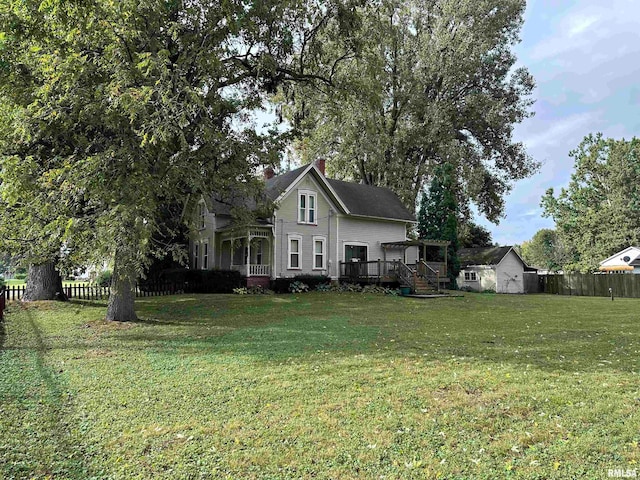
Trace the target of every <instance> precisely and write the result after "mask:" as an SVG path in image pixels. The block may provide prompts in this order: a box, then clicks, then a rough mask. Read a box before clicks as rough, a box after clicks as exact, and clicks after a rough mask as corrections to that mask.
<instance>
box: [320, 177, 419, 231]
mask: <svg viewBox="0 0 640 480" xmlns="http://www.w3.org/2000/svg"><path fill="white" fill-rule="evenodd" d="M327 182H328V183H329V185H331V186H332V187H333V189H334V190H335V191H336V193H337V194H338V195H339V196H340V198H341V199H342V201H343V202H344V203H345V204H346V205H347V208H348V209H349V212H350V213H351V214H352V215H359V216H363V217H374V218H384V219H389V220H404V221H407V222H415V221H416V217H415V216H414V215H413V214H412V213H411V212H409V210H407V208H406V207H405V206H404V204H403V203H402V202H401V201H400V198H399V197H398V196H397V195H396V194H395V193H394V192H392V191H391V190H389V189H388V188H383V187H374V186H372V185H362V184H359V183H351V182H343V181H342V180H333V179H331V178H328V179H327Z"/></svg>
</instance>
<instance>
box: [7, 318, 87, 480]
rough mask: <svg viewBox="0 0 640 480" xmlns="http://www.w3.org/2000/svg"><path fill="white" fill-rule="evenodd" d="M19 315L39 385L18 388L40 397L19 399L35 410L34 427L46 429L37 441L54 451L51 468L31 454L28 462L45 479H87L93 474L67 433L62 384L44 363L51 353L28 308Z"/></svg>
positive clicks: (25, 384) (80, 449)
mask: <svg viewBox="0 0 640 480" xmlns="http://www.w3.org/2000/svg"><path fill="white" fill-rule="evenodd" d="M23 313H24V316H25V317H26V320H27V323H28V326H29V329H30V331H31V335H32V340H33V345H32V346H31V350H32V352H33V362H34V364H35V365H34V367H35V371H36V372H37V377H38V379H37V380H35V382H36V383H39V384H40V385H37V384H36V385H29V384H27V380H24V382H23V383H24V385H22V387H23V388H27V390H26V392H29V393H28V395H34V393H33V392H35V391H37V390H41V392H42V394H35V395H38V398H36V399H35V401H28V400H29V399H28V398H21V399H19V400H20V401H21V402H26V403H25V405H26V408H35V409H37V410H38V411H37V412H36V414H37V416H38V417H39V418H40V419H41V421H40V422H39V423H38V425H41V426H44V428H46V429H47V431H45V432H44V439H39V441H40V442H43V441H44V443H46V445H47V448H49V447H50V446H52V445H53V446H54V448H53V450H54V452H55V458H54V464H53V465H48V464H47V465H42V464H38V463H36V462H38V461H42V460H43V459H41V458H40V459H39V458H37V457H38V455H37V454H36V453H35V452H32V454H31V455H30V460H31V461H34V464H33V465H32V467H35V468H37V469H38V471H40V472H41V473H42V474H43V475H45V476H47V477H49V476H50V477H51V478H53V477H64V478H70V479H86V478H91V477H93V475H92V474H91V472H90V470H89V469H88V467H87V465H86V461H85V455H84V452H83V451H82V448H81V446H80V445H78V444H77V443H76V442H74V438H73V437H72V435H71V433H70V431H71V425H70V422H71V421H72V418H71V415H70V411H69V410H70V409H69V404H68V401H67V400H66V395H65V389H64V386H63V383H62V382H61V381H60V380H59V378H58V376H57V374H56V372H54V371H53V370H52V369H51V367H49V366H47V364H46V360H47V352H48V351H49V350H51V348H52V347H50V346H49V345H47V343H46V341H45V337H44V335H43V333H42V330H41V329H40V326H39V325H38V323H37V321H36V320H35V319H34V316H33V314H32V313H31V312H30V311H29V310H28V309H24V310H23ZM23 318H24V317H23ZM56 348H57V347H56ZM28 370H29V369H28ZM24 434H25V435H27V434H28V435H32V433H29V432H26V431H25V432H24ZM22 473H23V474H25V475H26V476H29V477H31V476H33V475H35V473H36V472H34V471H32V470H30V471H29V472H22Z"/></svg>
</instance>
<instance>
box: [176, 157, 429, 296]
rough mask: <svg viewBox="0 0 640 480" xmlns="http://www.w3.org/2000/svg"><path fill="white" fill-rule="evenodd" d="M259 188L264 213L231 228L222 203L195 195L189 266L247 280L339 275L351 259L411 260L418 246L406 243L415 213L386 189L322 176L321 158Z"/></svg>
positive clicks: (267, 175)
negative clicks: (268, 210) (269, 205)
mask: <svg viewBox="0 0 640 480" xmlns="http://www.w3.org/2000/svg"><path fill="white" fill-rule="evenodd" d="M265 192H266V195H267V196H268V197H269V198H270V199H271V200H272V201H273V202H274V204H275V206H276V208H275V210H274V214H273V216H272V217H271V218H268V219H264V220H260V221H258V222H256V224H255V225H252V226H251V227H249V228H247V230H246V232H245V231H243V232H241V233H238V230H237V229H236V228H232V217H231V211H230V206H229V204H228V203H222V202H220V201H217V200H215V199H209V200H208V201H205V200H202V201H201V203H200V205H199V208H198V217H199V218H198V220H197V223H198V227H199V228H198V229H197V231H195V232H194V233H193V234H192V236H191V239H190V246H189V247H190V257H191V258H190V259H191V267H192V268H196V269H213V268H216V269H224V270H229V269H234V270H239V271H240V272H242V274H243V275H246V277H247V284H248V285H249V286H251V285H268V283H269V280H271V279H275V278H280V277H294V276H296V275H300V274H310V275H326V276H329V277H331V278H332V279H338V278H340V277H341V276H344V275H345V270H346V269H347V267H348V266H350V265H353V264H354V263H356V262H362V263H361V265H365V263H366V262H369V264H370V265H371V266H370V270H373V269H374V268H375V266H376V265H375V264H374V262H378V261H380V262H378V264H380V263H381V262H385V263H388V262H391V261H394V260H395V261H402V262H404V263H411V264H415V263H416V262H417V259H418V244H417V243H416V242H415V241H413V242H411V241H408V237H407V234H408V232H409V230H410V229H411V227H412V226H413V225H414V224H415V217H414V215H413V214H412V213H411V212H409V211H408V210H407V209H406V208H405V206H404V205H403V204H402V202H401V201H400V199H399V198H398V196H397V195H396V194H395V193H393V192H392V191H391V190H389V189H386V188H380V187H373V186H369V185H362V184H357V183H350V182H344V181H340V180H334V179H330V178H327V177H326V176H325V172H324V161H322V160H320V161H318V162H316V163H314V164H309V165H305V166H303V167H300V168H297V169H295V170H292V171H289V172H287V173H283V174H281V175H277V176H274V175H273V171H272V170H267V171H266V172H265Z"/></svg>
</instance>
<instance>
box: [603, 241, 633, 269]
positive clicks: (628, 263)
mask: <svg viewBox="0 0 640 480" xmlns="http://www.w3.org/2000/svg"><path fill="white" fill-rule="evenodd" d="M598 270H600V271H601V272H607V273H635V274H640V247H628V248H625V249H624V250H621V251H619V252H618V253H615V254H614V255H611V256H610V257H609V258H607V259H606V260H603V261H602V262H600V267H599V269H598Z"/></svg>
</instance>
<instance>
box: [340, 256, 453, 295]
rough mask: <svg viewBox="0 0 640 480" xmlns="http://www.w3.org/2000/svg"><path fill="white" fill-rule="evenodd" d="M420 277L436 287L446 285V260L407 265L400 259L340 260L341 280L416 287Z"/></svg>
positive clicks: (447, 279) (447, 280)
mask: <svg viewBox="0 0 640 480" xmlns="http://www.w3.org/2000/svg"><path fill="white" fill-rule="evenodd" d="M420 279H422V280H423V281H426V282H427V283H430V284H431V285H433V286H434V287H435V288H436V289H439V288H440V286H443V285H446V284H447V283H448V282H449V278H448V277H447V273H446V263H444V262H420V263H418V264H417V265H416V264H411V265H405V264H404V263H402V262H401V261H400V260H375V261H372V262H340V280H341V281H348V282H354V283H370V284H389V283H400V284H401V285H406V286H410V287H412V289H413V290H415V289H416V286H417V283H421V282H420Z"/></svg>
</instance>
